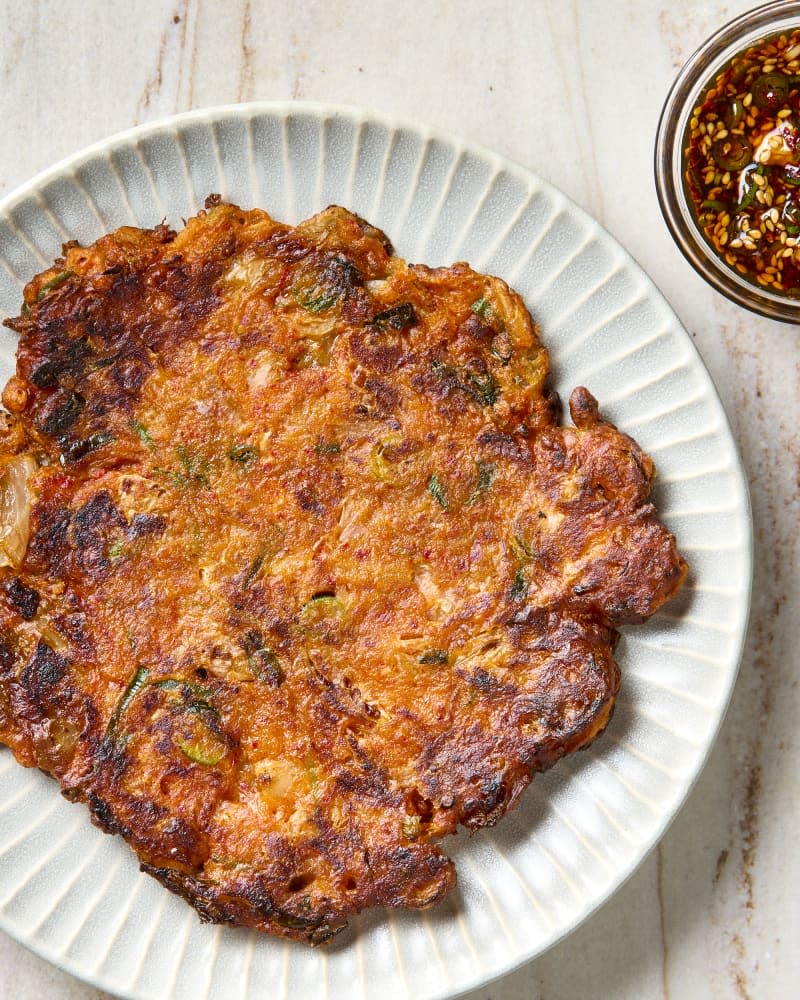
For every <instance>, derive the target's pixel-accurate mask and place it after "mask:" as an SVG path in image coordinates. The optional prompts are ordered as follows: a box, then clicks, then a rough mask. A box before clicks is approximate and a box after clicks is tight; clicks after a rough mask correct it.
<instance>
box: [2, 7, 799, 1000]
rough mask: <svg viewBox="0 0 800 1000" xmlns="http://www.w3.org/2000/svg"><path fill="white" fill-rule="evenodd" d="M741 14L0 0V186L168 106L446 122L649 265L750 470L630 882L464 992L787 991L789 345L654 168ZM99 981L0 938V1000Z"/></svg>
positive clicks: (792, 861)
mask: <svg viewBox="0 0 800 1000" xmlns="http://www.w3.org/2000/svg"><path fill="white" fill-rule="evenodd" d="M750 6H752V4H751V3H748V2H746V0H745V2H742V0H728V2H726V3H722V2H719V0H707V2H705V3H703V4H697V3H695V2H694V0H671V2H670V3H665V2H660V0H607V2H606V3H603V4H592V3H590V2H589V0H583V2H581V0H572V2H567V0H504V2H499V0H498V2H495V3H491V4H490V3H485V2H483V3H481V2H478V0H462V2H460V3H453V4H444V3H442V4H431V3H430V2H429V0H406V2H405V3H402V4H397V3H388V2H386V0H373V2H372V3H369V4H366V5H365V4H363V3H355V2H353V0H338V2H335V3H334V2H329V3H325V2H322V0H291V2H290V0H273V2H267V0H228V2H226V3H225V4H218V3H213V2H210V0H172V2H168V0H133V2H132V3H127V4H118V3H105V2H101V0H60V2H59V3H55V2H52V0H51V2H34V0H29V2H27V3H25V4H19V3H12V2H11V0H0V11H2V13H3V15H4V16H3V20H2V23H3V25H4V30H3V32H2V34H0V74H2V96H1V97H0V108H1V109H2V118H3V125H4V133H5V141H4V143H3V145H2V148H0V196H2V195H5V194H7V193H8V192H9V191H11V190H12V189H13V188H14V187H15V186H16V185H18V184H20V183H21V182H23V181H25V180H26V179H28V178H29V177H30V176H31V175H33V174H34V173H36V172H37V171H38V170H40V169H42V168H43V167H45V166H47V165H49V164H51V163H53V162H54V161H56V160H58V159H60V158H61V157H63V156H65V155H67V154H68V153H71V152H73V151H75V150H77V149H79V148H81V147H82V146H85V145H87V144H88V143H91V142H93V141H95V140H98V139H101V138H103V137H105V136H106V135H108V134H110V133H113V132H116V131H119V130H121V129H124V128H127V127H129V126H130V125H133V124H136V123H140V122H144V121H150V120H155V119H157V118H160V117H163V116H165V115H169V114H172V113H174V112H177V111H183V110H185V109H188V108H193V107H203V106H207V105H216V104H225V103H230V102H234V101H247V100H254V99H264V100H278V99H280V100H283V99H287V98H299V99H309V100H322V101H334V102H337V103H349V104H356V105H362V106H365V107H369V108H374V109H375V110H378V111H382V112H387V113H390V114H396V115H398V116H401V117H403V118H407V119H412V120H418V121H421V122H424V123H427V124H430V125H432V126H439V127H442V128H445V129H447V130H448V131H451V132H454V133H457V134H459V135H461V136H463V137H464V138H465V139H466V140H471V141H475V142H479V143H481V144H483V145H485V146H488V147H491V148H493V149H495V150H496V151H497V152H499V153H501V154H504V155H506V156H508V157H510V158H511V159H513V160H516V161H518V162H519V163H521V164H523V165H525V166H526V167H529V168H531V169H533V170H534V171H536V172H538V173H540V174H541V175H542V176H543V177H545V178H547V179H549V180H551V181H553V182H554V183H556V184H557V185H558V186H559V187H560V188H562V190H564V191H565V192H566V193H567V194H568V195H570V196H571V197H572V198H573V199H574V200H575V201H576V202H577V203H578V204H580V205H581V206H583V207H584V208H585V209H587V210H588V211H589V212H591V213H592V214H593V215H595V216H596V217H597V218H598V219H599V220H600V222H601V223H602V224H603V225H605V226H606V228H608V229H609V230H610V231H611V232H612V233H613V234H614V236H616V237H617V239H619V240H620V241H621V242H622V243H623V244H624V245H625V246H626V247H627V248H628V249H629V250H630V251H631V252H632V253H633V255H634V256H635V257H636V258H637V259H638V260H639V262H640V263H641V264H642V265H643V267H644V268H645V270H647V271H648V272H649V274H650V275H651V276H652V278H653V279H654V280H655V282H656V284H657V285H658V286H659V287H660V288H661V290H662V291H663V292H664V294H665V295H666V297H667V298H668V299H669V301H670V302H671V303H672V305H673V307H674V308H675V310H676V311H677V313H678V315H679V316H680V318H681V319H682V321H683V323H684V325H685V326H686V328H687V329H688V330H689V332H690V334H691V336H692V337H693V338H694V341H695V343H696V345H697V347H698V349H699V351H700V353H701V355H702V356H703V358H704V360H705V363H706V365H707V366H708V368H709V369H710V371H711V374H712V377H713V378H714V381H715V382H716V385H717V388H718V390H719V392H720V395H721V397H722V400H723V403H724V405H725V407H726V410H727V412H728V415H729V417H730V420H731V424H732V427H733V431H734V435H735V438H736V440H737V442H738V446H739V449H740V452H741V456H742V459H743V461H744V465H745V469H746V472H747V476H748V479H749V482H750V490H751V497H752V504H753V517H754V526H755V543H756V558H755V581H754V592H753V611H752V619H751V624H750V632H749V638H748V642H747V646H746V650H745V654H744V660H743V663H742V668H741V673H740V676H739V680H738V682H737V685H736V689H735V692H734V695H733V700H732V702H731V706H730V709H729V711H728V714H727V718H726V720H725V723H724V725H723V727H722V730H721V732H720V735H719V738H718V739H717V742H716V744H715V747H714V749H713V751H712V753H711V756H710V759H709V761H708V764H707V766H706V767H705V769H704V771H703V772H702V774H701V776H700V779H699V780H698V782H697V784H696V786H695V787H694V789H693V791H692V792H691V794H690V796H689V799H688V801H687V802H686V804H685V805H684V807H683V809H682V810H681V811H680V813H679V815H678V816H677V818H676V820H675V821H674V823H673V825H672V826H671V828H670V829H669V831H668V832H667V834H666V835H665V837H664V838H663V840H662V841H661V843H660V845H659V846H658V847H657V848H656V849H655V850H654V851H653V852H652V854H651V855H650V856H649V858H648V859H647V860H646V861H645V863H644V864H643V865H642V866H641V868H640V869H639V870H638V871H637V872H636V874H635V875H634V876H633V877H632V878H631V879H630V880H629V881H628V882H627V883H626V884H625V885H624V886H623V887H622V888H621V889H620V890H619V891H618V892H617V893H616V895H614V896H613V897H612V899H611V900H610V901H609V902H608V903H606V904H605V905H604V906H603V907H602V908H601V909H600V910H599V911H598V912H597V913H596V914H595V915H594V916H593V917H592V918H591V919H590V920H588V921H587V922H586V923H585V924H584V925H583V926H582V927H580V928H579V929H578V930H577V931H576V932H574V933H573V934H571V935H570V936H569V937H568V938H567V939H566V940H564V941H563V942H561V943H560V944H559V945H557V946H556V947H554V948H553V949H551V950H550V951H549V952H547V953H546V954H545V955H543V956H542V957H540V958H539V959H537V960H536V961H534V962H533V963H531V964H530V965H528V966H526V967H525V968H523V969H520V970H518V971H517V972H515V973H513V974H512V975H510V976H508V977H506V978H505V979H503V980H502V981H500V982H497V983H494V984H492V985H490V986H487V987H485V988H483V989H480V990H477V991H476V992H474V993H472V994H470V1000H489V998H492V1000H522V998H525V1000H533V998H536V1000H538V998H542V1000H544V998H552V997H558V998H559V1000H578V998H585V997H596V996H604V997H613V998H615V1000H641V998H643V997H647V998H650V997H656V998H663V1000H670V998H671V1000H678V998H680V1000H685V998H692V1000H693V998H698V1000H704V998H714V1000H756V998H761V997H769V998H774V1000H780V998H784V997H786V998H788V997H789V996H791V995H796V992H795V991H796V989H797V985H796V984H797V982H798V981H800V948H798V946H797V942H798V941H800V860H798V858H799V857H800V855H798V854H795V848H794V842H793V838H794V835H795V831H796V828H797V824H798V818H800V808H798V807H799V806H800V783H799V782H798V781H797V777H796V775H797V768H796V757H797V754H798V752H800V737H799V736H798V733H799V732H800V726H798V717H799V716H800V689H798V652H797V651H798V646H799V644H798V642H797V633H798V627H800V620H799V619H798V597H800V594H799V593H798V591H799V590H800V586H799V585H798V579H799V577H800V574H799V573H798V567H800V553H798V529H797V525H798V514H800V503H799V502H798V465H800V437H799V436H798V431H797V427H798V423H800V400H799V399H798V396H799V392H798V386H799V385H800V371H799V370H798V368H799V366H798V358H799V357H800V339H799V337H800V334H798V328H792V327H790V326H784V325H780V324H777V323H773V322H770V321H768V320H765V319H761V318H759V317H756V316H755V315H751V314H749V313H747V312H745V311H743V310H742V309H739V308H737V307H735V306H734V305H732V304H730V303H728V302H727V301H726V300H725V299H723V298H722V297H720V296H719V295H718V294H717V293H716V292H714V291H712V289H711V288H709V287H708V286H706V285H705V284H704V283H703V282H702V281H701V279H700V278H699V277H697V276H696V275H695V273H694V272H693V271H692V270H691V268H690V267H689V265H688V264H687V263H686V262H685V261H684V260H683V258H682V257H681V255H680V254H679V252H678V250H677V249H676V248H675V246H674V245H673V243H672V241H671V239H670V237H669V234H668V232H667V230H666V227H665V225H664V223H663V221H662V219H661V215H660V213H659V209H658V204H657V201H656V197H655V191H654V187H653V180H652V152H653V141H654V136H655V130H656V124H657V121H658V115H659V112H660V109H661V105H662V103H663V100H664V98H665V96H666V93H667V90H668V88H669V85H670V83H671V81H672V79H673V78H674V76H675V74H676V73H677V71H678V69H679V67H680V66H681V65H682V63H683V62H684V60H685V59H686V58H687V57H688V56H689V55H690V53H691V52H692V51H693V50H694V49H695V48H696V47H697V46H698V45H699V44H700V43H701V42H702V41H703V40H704V39H705V37H706V36H707V35H708V34H709V33H710V32H711V31H713V30H714V29H715V28H717V27H718V26H719V25H721V24H722V23H723V22H724V21H726V20H728V19H729V18H731V17H732V16H734V15H735V14H736V13H738V12H740V11H742V10H745V9H747V8H748V7H750ZM432 11H435V13H434V14H433V15H432V14H431V12H432ZM100 996H102V994H100V993H98V992H97V991H96V990H95V989H93V988H91V987H88V986H85V985H83V984H81V983H79V982H77V981H76V980H73V979H71V978H70V977H69V976H67V975H65V974H63V973H61V972H59V971H58V970H56V969H55V968H53V967H51V966H50V965H48V964H47V963H46V962H44V961H42V960H41V959H39V958H37V957H35V956H33V955H32V954H30V953H29V952H27V951H26V950H25V949H24V948H22V947H21V946H20V945H18V944H16V943H15V942H13V941H11V940H10V939H8V938H7V937H5V936H3V935H2V934H0V997H14V998H15V1000H34V998H36V1000H41V998H59V1000H89V998H97V997H100Z"/></svg>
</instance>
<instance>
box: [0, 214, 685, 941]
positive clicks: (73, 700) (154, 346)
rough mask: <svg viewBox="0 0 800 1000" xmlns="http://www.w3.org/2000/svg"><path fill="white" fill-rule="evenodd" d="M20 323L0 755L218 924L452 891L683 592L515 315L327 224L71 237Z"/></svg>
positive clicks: (626, 474)
mask: <svg viewBox="0 0 800 1000" xmlns="http://www.w3.org/2000/svg"><path fill="white" fill-rule="evenodd" d="M7 324H8V325H9V326H10V327H11V328H12V329H14V330H15V331H16V332H17V333H18V334H19V337H20V341H19V349H18V359H17V371H16V374H15V375H14V376H13V377H12V378H11V380H10V381H9V383H8V384H7V386H6V388H5V391H4V393H3V402H4V404H5V406H6V408H7V410H8V417H7V419H6V427H5V430H4V434H3V438H2V441H1V442H0V472H1V473H2V476H1V478H0V498H2V504H0V567H1V568H0V740H2V741H3V742H4V743H6V744H7V745H8V746H9V747H11V749H12V750H13V752H14V754H15V755H16V757H17V759H18V760H19V761H20V763H22V764H24V765H26V766H36V767H39V768H41V769H42V770H44V771H46V772H47V773H49V774H51V775H52V776H53V777H54V778H56V779H57V780H58V781H59V783H60V785H61V788H62V790H63V793H64V794H65V795H67V796H68V797H69V798H70V799H73V800H75V801H81V802H84V803H85V804H86V805H87V806H88V808H89V810H90V811H91V815H92V818H93V820H94V821H95V822H96V823H97V824H98V825H99V826H101V827H102V828H103V829H104V830H106V831H108V832H111V833H117V834H120V835H121V836H122V837H124V838H125V840H126V841H127V842H128V843H129V844H130V846H131V847H132V848H133V850H134V851H135V852H136V854H137V855H138V858H139V860H140V862H141V865H142V867H143V869H144V870H146V871H148V872H150V873H151V874H152V875H154V876H155V877H156V878H158V879H159V880H161V881H162V882H163V883H164V884H165V885H166V886H168V887H169V888H170V889H172V890H173V891H175V892H177V893H179V894H180V895H182V896H183V897H185V898H186V899H187V900H188V901H189V902H190V903H191V904H192V905H193V906H194V907H195V908H196V909H197V910H198V911H199V913H200V915H201V917H203V918H204V919H208V920H213V921H219V922H225V923H230V924H236V925H245V926H249V927H254V928H257V929H259V930H262V931H267V932H270V933H274V934H280V935H283V936H287V937H294V938H302V939H307V940H309V941H311V942H321V941H324V940H326V939H328V938H329V937H330V936H331V935H332V934H334V933H335V932H336V931H337V930H339V929H341V928H342V927H343V926H344V925H345V923H346V921H347V918H348V916H350V915H352V914H354V913H356V912H358V911H359V910H361V909H363V908H364V907H368V906H385V905H389V906H406V907H424V906H428V905H430V904H432V903H434V902H436V901H437V900H439V899H440V898H442V896H443V895H444V894H445V893H446V892H447V891H448V890H449V889H450V888H451V887H452V885H453V883H454V880H455V872H454V868H453V864H452V862H451V861H450V860H449V859H448V858H447V856H446V855H445V854H444V853H443V851H442V850H441V848H440V846H439V844H438V841H439V840H440V839H441V838H442V837H443V836H444V835H445V834H448V833H452V832H454V831H455V830H456V829H457V828H458V827H459V825H463V826H466V827H469V828H472V829H474V828H477V827H480V826H483V825H486V824H491V823H494V822H496V821H497V820H498V819H499V818H500V817H501V816H502V815H503V814H504V813H505V812H506V811H507V810H508V809H509V808H511V807H512V806H513V804H514V803H515V802H516V801H517V799H518V797H519V795H520V793H521V792H522V790H523V789H524V788H525V786H526V785H527V784H528V783H529V782H530V780H531V778H532V776H533V775H534V774H535V773H536V772H537V771H541V770H544V769H546V768H548V767H550V766H552V765H553V764H554V763H555V762H556V761H557V760H558V759H559V758H560V757H561V756H563V755H564V754H566V753H569V752H571V751H574V750H577V749H580V748H582V747H584V746H586V745H587V744H588V743H590V742H591V741H592V740H593V739H594V738H595V737H596V736H597V735H598V734H599V733H600V732H601V731H602V730H603V728H604V727H605V726H606V725H607V723H608V721H609V718H610V716H611V712H612V709H613V705H614V699H615V696H616V694H617V691H618V687H619V670H618V667H617V665H616V663H615V661H614V657H613V650H614V646H615V644H616V641H617V631H616V629H617V627H618V626H619V625H621V624H624V623H636V622H641V621H644V620H645V619H646V618H647V617H648V616H650V615H651V614H653V612H654V611H655V610H657V608H658V607H659V606H660V605H661V604H662V603H663V602H664V601H666V600H667V599H668V598H669V597H671V596H672V595H673V594H674V593H675V592H676V591H677V590H678V588H679V587H680V585H681V583H682V581H683V578H684V576H685V573H686V566H685V563H684V562H683V560H682V559H681V557H680V556H679V555H678V553H677V551H676V546H675V540H674V538H673V536H672V535H671V534H670V533H669V532H668V531H667V529H666V528H665V527H664V526H663V525H662V524H661V523H660V521H659V520H658V518H657V515H656V512H655V510H654V508H653V506H652V504H651V503H650V500H649V493H650V486H651V480H652V478H653V474H654V473H653V465H652V463H651V461H650V459H649V458H648V457H647V456H646V455H645V454H644V453H643V452H642V451H641V449H640V448H639V447H638V446H637V445H636V443H635V442H634V441H633V440H632V439H631V438H629V437H628V436H626V435H625V434H623V433H621V432H620V431H618V430H617V429H616V428H615V427H614V426H613V425H612V424H610V423H608V422H607V421H605V420H604V419H603V418H602V417H601V415H600V412H599V410H598V406H597V403H596V402H595V400H594V399H593V398H592V396H591V395H590V394H589V393H588V391H587V390H586V389H582V388H578V389H575V390H574V392H573V393H572V396H571V399H570V411H571V416H572V422H573V424H574V426H571V427H568V426H562V425H561V424H560V422H559V407H558V403H557V399H556V397H555V396H554V395H553V393H552V392H550V390H549V389H548V361H547V353H546V350H545V348H544V347H543V346H542V344H541V343H540V341H539V337H538V331H537V329H536V327H535V325H534V324H533V322H532V320H531V318H530V315H529V314H528V312H527V310H526V308H525V306H524V304H523V302H522V300H521V299H520V297H519V296H518V295H517V294H516V293H514V292H513V291H512V290H511V289H509V288H508V286H507V285H506V284H505V283H504V282H503V281H502V280H500V279H499V278H495V277H489V276H486V275H482V274H478V273H476V272H475V271H473V270H472V269H471V268H470V267H469V266H468V265H466V264H463V263H461V264H454V265H453V266H451V267H447V268H436V269H431V268H428V267H424V266H421V265H410V264H407V263H406V262H404V261H403V260H401V259H400V258H399V257H398V256H397V255H396V254H395V253H394V251H393V249H392V247H391V245H390V243H389V240H388V239H387V237H386V236H385V235H384V234H383V233H381V232H380V231H379V230H377V229H375V228H374V227H372V226H370V225H369V224H368V223H366V222H365V221H364V220H363V219H361V218H359V217H358V216H355V215H353V214H351V213H350V212H348V211H346V210H344V209H342V208H338V207H331V208H328V209H326V210H325V211H324V212H322V213H320V214H319V215H316V216H314V217H313V218H311V219H309V220H307V221H305V222H303V223H301V224H300V225H298V226H296V227H293V228H292V227H289V226H287V225H283V224H281V223H278V222H276V221H275V220H273V219H272V218H270V217H269V216H268V215H267V214H266V213H265V212H262V211H259V210H253V211H244V210H242V209H240V208H238V207H237V206H235V205H229V204H224V203H221V202H220V201H219V199H216V198H211V199H209V202H208V203H207V209H206V210H205V211H201V212H200V213H199V214H198V215H197V216H196V217H194V218H192V219H190V220H189V221H188V222H187V223H186V225H185V228H184V229H183V230H182V231H180V232H179V233H176V232H174V231H172V230H170V229H168V228H167V227H166V226H163V225H162V226H159V227H157V228H156V229H153V230H141V229H134V228H128V227H125V228H122V229H118V230H117V231H116V232H114V233H111V234H109V235H107V236H104V237H103V238H101V239H99V240H98V241H97V242H96V243H94V244H93V245H91V246H88V247H82V246H79V245H77V244H68V245H66V246H65V248H64V256H63V258H62V259H60V260H59V261H57V262H56V264H55V265H54V267H53V268H51V269H49V270H47V271H45V272H44V273H42V274H40V275H37V276H36V277H35V278H34V279H33V280H32V281H31V282H30V283H29V284H28V286H27V287H26V289H25V302H24V306H23V309H22V313H21V315H20V316H19V317H17V318H15V319H13V320H10V321H7Z"/></svg>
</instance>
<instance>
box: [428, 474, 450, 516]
mask: <svg viewBox="0 0 800 1000" xmlns="http://www.w3.org/2000/svg"><path fill="white" fill-rule="evenodd" d="M428 492H429V493H430V495H431V496H432V497H433V499H434V500H435V501H436V502H437V503H438V504H439V506H440V507H441V508H442V510H447V508H448V502H447V494H446V493H445V491H444V487H443V486H442V484H441V483H440V482H439V477H438V476H437V475H436V473H435V472H434V474H433V475H432V476H431V478H430V479H429V480H428Z"/></svg>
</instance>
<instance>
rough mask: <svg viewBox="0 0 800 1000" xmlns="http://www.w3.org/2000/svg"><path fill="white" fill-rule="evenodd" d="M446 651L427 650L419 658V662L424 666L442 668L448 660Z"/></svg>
mask: <svg viewBox="0 0 800 1000" xmlns="http://www.w3.org/2000/svg"><path fill="white" fill-rule="evenodd" d="M449 658H450V657H449V656H448V653H447V650H446V649H427V650H426V651H425V652H424V653H423V654H422V656H420V658H419V662H420V663H423V664H425V665H426V666H437V667H440V666H443V665H444V664H446V663H447V661H448V660H449Z"/></svg>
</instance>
